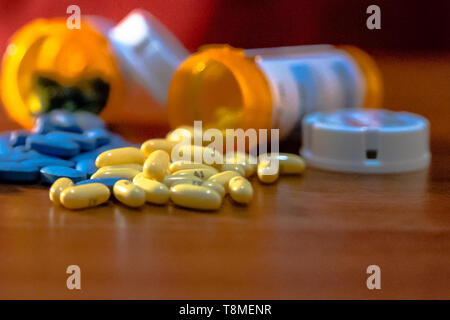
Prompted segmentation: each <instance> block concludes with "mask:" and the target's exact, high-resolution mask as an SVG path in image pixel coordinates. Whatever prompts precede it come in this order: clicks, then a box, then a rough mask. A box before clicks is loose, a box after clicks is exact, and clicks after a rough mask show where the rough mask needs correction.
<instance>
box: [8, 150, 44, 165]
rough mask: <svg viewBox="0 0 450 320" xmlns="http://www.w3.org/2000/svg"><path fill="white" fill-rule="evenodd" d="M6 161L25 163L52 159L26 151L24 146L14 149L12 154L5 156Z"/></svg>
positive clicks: (32, 151) (35, 152)
mask: <svg viewBox="0 0 450 320" xmlns="http://www.w3.org/2000/svg"><path fill="white" fill-rule="evenodd" d="M6 158H7V159H8V161H14V162H17V161H25V160H31V159H38V158H52V157H50V156H47V155H44V154H42V153H39V152H37V151H35V150H27V149H26V148H25V147H24V146H18V147H15V148H14V150H13V152H12V153H10V154H9V155H7V156H6Z"/></svg>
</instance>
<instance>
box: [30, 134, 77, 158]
mask: <svg viewBox="0 0 450 320" xmlns="http://www.w3.org/2000/svg"><path fill="white" fill-rule="evenodd" d="M26 147H28V148H29V149H31V150H36V151H38V152H40V153H43V154H46V155H51V156H56V157H61V158H70V157H73V156H75V155H77V154H79V153H80V146H79V145H78V144H77V143H75V142H73V141H70V140H63V139H50V138H47V137H46V136H42V135H32V136H29V137H28V138H27V142H26Z"/></svg>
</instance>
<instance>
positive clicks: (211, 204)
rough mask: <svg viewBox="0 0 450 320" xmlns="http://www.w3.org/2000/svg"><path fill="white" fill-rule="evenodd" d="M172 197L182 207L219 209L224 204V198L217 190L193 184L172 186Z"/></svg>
mask: <svg viewBox="0 0 450 320" xmlns="http://www.w3.org/2000/svg"><path fill="white" fill-rule="evenodd" d="M170 199H172V201H173V202H174V203H175V204H177V205H179V206H181V207H186V208H190V209H197V210H217V209H219V208H220V205H221V204H222V198H221V196H220V195H219V194H218V193H217V192H216V191H214V190H212V189H210V188H207V187H203V186H196V185H191V184H177V185H175V186H173V187H171V188H170Z"/></svg>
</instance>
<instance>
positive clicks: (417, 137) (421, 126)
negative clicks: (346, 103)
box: [301, 109, 430, 173]
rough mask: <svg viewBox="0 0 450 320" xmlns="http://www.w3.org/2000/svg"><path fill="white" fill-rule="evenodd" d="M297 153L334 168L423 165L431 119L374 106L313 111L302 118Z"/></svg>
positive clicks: (376, 170) (415, 167)
mask: <svg viewBox="0 0 450 320" xmlns="http://www.w3.org/2000/svg"><path fill="white" fill-rule="evenodd" d="M302 130H303V147H302V149H301V154H302V156H303V157H304V158H305V160H306V162H307V163H308V164H310V165H312V166H314V167H318V168H321V169H327V170H333V171H345V172H362V173H395V172H405V171H414V170H419V169H423V168H426V167H427V166H428V164H429V162H430V152H429V124H428V121H427V120H426V119H425V118H423V117H421V116H419V115H416V114H412V113H408V112H393V111H388V110H376V109H344V110H339V111H335V112H332V113H320V112H319V113H313V114H310V115H307V116H306V117H305V118H304V119H303V126H302Z"/></svg>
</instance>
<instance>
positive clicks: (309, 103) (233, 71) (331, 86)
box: [168, 45, 382, 138]
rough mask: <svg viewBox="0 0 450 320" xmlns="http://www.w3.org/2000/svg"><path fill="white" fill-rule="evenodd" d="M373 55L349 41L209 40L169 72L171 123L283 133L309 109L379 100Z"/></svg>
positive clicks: (376, 103)
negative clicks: (254, 45)
mask: <svg viewBox="0 0 450 320" xmlns="http://www.w3.org/2000/svg"><path fill="white" fill-rule="evenodd" d="M381 98H382V84H381V77H380V72H379V70H378V69H377V67H376V65H375V63H374V61H373V60H372V59H371V58H370V57H369V56H368V55H367V54H366V53H365V52H363V51H361V50H360V49H358V48H355V47H353V46H331V45H314V46H298V47H279V48H267V49H250V50H243V49H236V48H233V47H231V46H228V45H209V46H205V47H202V48H201V49H200V51H199V52H198V53H195V54H193V55H191V56H190V57H189V58H187V59H186V60H184V62H183V63H182V64H181V65H180V66H179V68H178V69H177V71H176V72H175V74H174V76H173V78H172V81H171V84H170V88H169V97H168V113H169V121H170V124H171V126H172V127H177V126H180V125H183V124H191V125H192V123H193V121H194V120H202V121H203V127H206V128H217V129H222V130H223V129H227V128H243V129H248V128H255V129H270V128H279V129H280V132H279V134H280V138H285V137H287V136H289V135H290V134H291V133H292V132H293V131H295V128H296V127H297V126H298V125H299V123H301V122H300V120H301V118H302V116H303V115H305V114H306V113H309V112H313V111H326V110H330V111H331V110H337V109H342V108H358V107H371V108H377V107H379V106H380V104H381Z"/></svg>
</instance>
